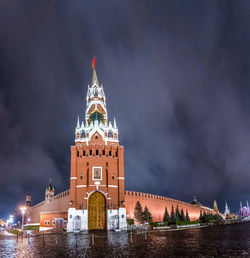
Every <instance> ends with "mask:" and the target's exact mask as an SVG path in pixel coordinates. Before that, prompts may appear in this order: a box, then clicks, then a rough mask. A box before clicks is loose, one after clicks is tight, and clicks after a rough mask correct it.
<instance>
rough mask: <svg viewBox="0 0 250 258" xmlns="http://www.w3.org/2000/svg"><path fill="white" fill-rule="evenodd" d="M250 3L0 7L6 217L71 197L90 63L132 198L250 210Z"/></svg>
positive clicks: (177, 0) (0, 175) (81, 1)
mask: <svg viewBox="0 0 250 258" xmlns="http://www.w3.org/2000/svg"><path fill="white" fill-rule="evenodd" d="M249 10H250V4H249V1H248V0H235V1H229V0H224V1H223V0H220V1H213V0H209V1H208V0H204V1H201V0H200V1H199V0H195V1H190V0H162V1H160V0H151V1H150V0H133V1H132V0H124V1H117V0H113V1H111V0H110V1H109V0H106V1H100V0H99V1H97V0H68V1H66V0H54V1H52V0H36V1H34V0H22V1H20V0H11V1H4V0H1V1H0V216H7V215H9V214H10V213H12V212H13V211H14V210H15V209H16V207H17V206H18V204H20V203H22V202H23V201H24V200H25V195H26V192H27V191H30V192H31V196H32V203H33V204H36V203H38V202H40V201H42V200H43V199H44V192H45V187H46V186H47V185H48V182H49V178H50V177H52V182H53V184H54V186H55V190H56V193H59V192H61V191H63V190H66V189H68V188H69V176H70V146H71V145H74V129H75V126H76V117H77V114H80V117H81V119H83V118H84V112H85V107H86V92H87V86H88V84H90V83H91V79H92V69H91V61H92V58H93V57H94V56H96V71H97V75H98V79H99V82H100V83H101V84H103V87H104V91H105V94H106V99H107V107H108V115H109V119H111V121H113V118H114V116H115V117H116V120H117V126H118V128H119V140H120V144H121V145H124V146H125V178H126V181H125V184H126V185H125V187H126V189H127V190H134V191H142V192H147V193H155V194H159V195H163V196H167V197H171V198H176V199H180V200H183V201H187V202H191V201H192V199H193V195H194V194H195V195H196V196H197V199H198V200H199V201H200V202H201V203H203V204H204V205H208V206H210V207H212V204H213V200H214V199H216V200H217V203H218V206H219V209H220V211H222V212H224V207H225V201H227V202H228V204H229V207H230V208H231V210H233V211H237V209H238V207H239V202H240V201H243V204H244V202H245V201H246V200H247V199H248V200H249V201H250V187H249V182H250V115H249V110H250V85H249V45H250V40H249V22H248V21H249V20H248V14H249Z"/></svg>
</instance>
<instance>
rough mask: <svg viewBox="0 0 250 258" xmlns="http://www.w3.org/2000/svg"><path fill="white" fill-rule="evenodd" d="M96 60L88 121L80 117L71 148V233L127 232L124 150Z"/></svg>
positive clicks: (90, 88)
mask: <svg viewBox="0 0 250 258" xmlns="http://www.w3.org/2000/svg"><path fill="white" fill-rule="evenodd" d="M94 62H95V59H94V60H93V64H92V68H93V79H92V84H91V87H90V86H88V91H87V97H86V101H87V105H86V111H85V122H82V123H81V124H80V119H79V117H78V121H77V126H76V130H75V145H74V146H72V147H71V176H70V208H69V211H68V231H79V230H86V229H116V228H117V229H126V227H127V223H126V209H125V201H124V198H125V197H124V194H125V192H124V158H123V153H124V147H123V146H120V145H119V140H118V128H117V126H116V121H115V119H114V123H113V125H112V123H111V122H110V121H109V122H108V113H107V108H106V98H105V94H104V90H103V86H102V85H100V84H99V82H98V79H97V75H96V70H95V63H94Z"/></svg>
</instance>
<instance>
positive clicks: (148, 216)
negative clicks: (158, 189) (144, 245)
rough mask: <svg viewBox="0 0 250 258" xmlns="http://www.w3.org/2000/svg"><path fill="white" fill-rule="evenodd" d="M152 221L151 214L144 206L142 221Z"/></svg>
mask: <svg viewBox="0 0 250 258" xmlns="http://www.w3.org/2000/svg"><path fill="white" fill-rule="evenodd" d="M152 220H153V217H152V214H151V212H150V211H149V209H148V207H147V206H145V208H144V211H143V221H144V222H148V223H151V222H152Z"/></svg>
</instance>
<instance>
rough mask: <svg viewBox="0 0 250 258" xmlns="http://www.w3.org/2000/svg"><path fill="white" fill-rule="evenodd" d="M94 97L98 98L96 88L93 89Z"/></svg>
mask: <svg viewBox="0 0 250 258" xmlns="http://www.w3.org/2000/svg"><path fill="white" fill-rule="evenodd" d="M94 96H95V97H96V96H98V89H97V88H95V89H94Z"/></svg>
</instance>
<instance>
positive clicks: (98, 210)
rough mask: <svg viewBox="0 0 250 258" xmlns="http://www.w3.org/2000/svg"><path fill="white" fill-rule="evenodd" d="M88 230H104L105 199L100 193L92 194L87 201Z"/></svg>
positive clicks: (105, 223)
mask: <svg viewBox="0 0 250 258" xmlns="http://www.w3.org/2000/svg"><path fill="white" fill-rule="evenodd" d="M88 228H89V229H106V228H107V215H106V198H105V196H104V195H103V194H102V193H100V192H94V193H93V194H91V195H90V197H89V201H88Z"/></svg>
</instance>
